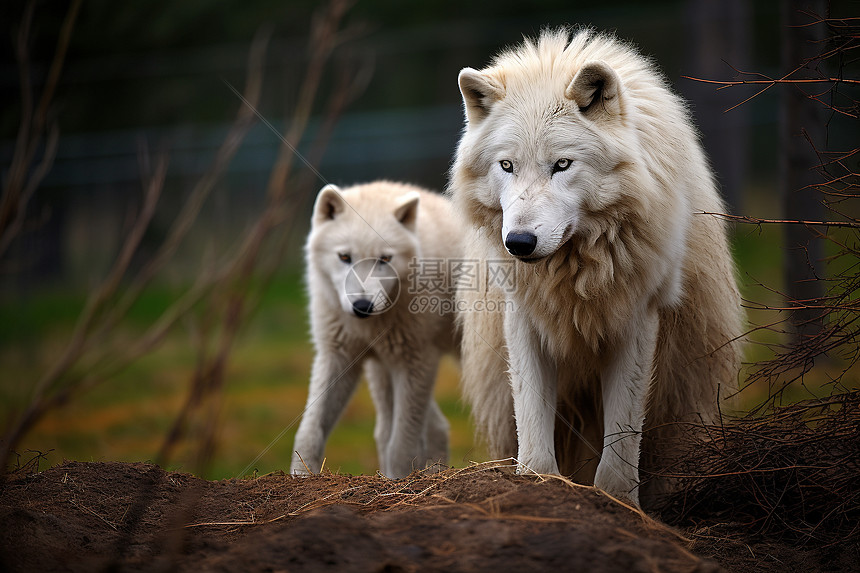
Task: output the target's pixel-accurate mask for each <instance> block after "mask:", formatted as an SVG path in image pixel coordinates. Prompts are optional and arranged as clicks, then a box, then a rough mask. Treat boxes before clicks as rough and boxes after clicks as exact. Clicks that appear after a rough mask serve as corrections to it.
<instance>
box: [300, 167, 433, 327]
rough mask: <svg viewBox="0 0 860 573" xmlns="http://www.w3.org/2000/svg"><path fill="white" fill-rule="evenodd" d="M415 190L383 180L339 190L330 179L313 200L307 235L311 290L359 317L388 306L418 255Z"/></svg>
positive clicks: (381, 311)
mask: <svg viewBox="0 0 860 573" xmlns="http://www.w3.org/2000/svg"><path fill="white" fill-rule="evenodd" d="M419 199H420V195H419V193H418V192H416V191H408V190H404V188H402V187H401V186H400V185H397V184H389V183H385V182H376V183H369V184H366V185H359V186H355V187H350V188H347V189H343V190H341V189H340V188H338V187H337V186H336V185H326V186H325V187H323V189H322V190H321V191H320V192H319V194H318V195H317V199H316V203H315V204H314V211H313V218H312V221H311V233H310V237H309V240H308V248H307V251H308V253H307V254H308V267H309V271H310V277H309V278H310V285H309V286H310V288H311V289H312V290H311V293H312V295H314V296H319V297H326V296H327V298H328V299H330V300H328V301H327V302H328V303H329V304H331V303H333V302H334V300H331V299H336V300H337V301H338V302H339V306H340V308H341V309H342V310H343V312H345V313H349V314H351V315H354V316H356V317H358V318H367V317H369V316H372V315H376V314H380V313H383V312H385V311H387V310H389V309H390V308H391V307H392V306H393V305H394V304H395V303H396V302H397V298H398V297H399V293H400V280H401V277H406V276H407V274H408V272H409V261H411V260H412V258H413V257H415V256H418V255H419V253H418V250H419V244H418V238H417V235H416V224H417V219H418V203H419Z"/></svg>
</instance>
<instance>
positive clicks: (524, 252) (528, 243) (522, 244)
mask: <svg viewBox="0 0 860 573" xmlns="http://www.w3.org/2000/svg"><path fill="white" fill-rule="evenodd" d="M536 246H537V237H536V236H534V235H533V234H531V233H516V232H514V231H511V232H510V233H508V236H507V237H505V248H506V249H508V252H509V253H510V254H512V255H513V256H515V257H527V256H529V255H530V254H532V253H533V252H534V250H535V247H536Z"/></svg>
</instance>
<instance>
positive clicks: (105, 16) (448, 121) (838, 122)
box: [0, 0, 858, 478]
mask: <svg viewBox="0 0 860 573" xmlns="http://www.w3.org/2000/svg"><path fill="white" fill-rule="evenodd" d="M806 5H808V6H811V8H808V9H807V11H801V10H799V9H800V8H802V7H803V6H806ZM851 5H852V3H851V2H847V1H845V2H832V3H825V2H818V3H815V2H809V3H805V4H803V6H802V5H801V4H800V3H793V2H772V1H752V2H746V1H742V0H726V1H724V2H710V1H708V0H678V1H662V2H661V1H655V2H647V3H643V2H633V1H630V2H621V1H607V2H602V3H593V2H590V3H576V2H569V1H566V2H561V1H549V0H543V1H536V2H530V3H528V4H524V3H514V2H470V3H464V2H451V1H448V0H445V1H440V2H429V3H402V2H391V1H365V2H361V1H359V2H355V3H345V2H341V1H337V0H336V1H334V2H332V3H331V4H327V3H320V2H310V1H304V0H290V1H288V2H274V1H270V0H243V1H241V2H239V1H237V0H219V1H217V2H165V1H161V0H156V1H149V2H140V1H130V2H121V3H116V2H107V1H105V0H87V1H85V2H67V1H66V2H64V1H48V0H46V1H41V2H35V3H23V2H9V3H5V4H4V5H3V6H2V7H0V30H2V32H3V35H2V37H0V41H2V42H3V44H4V45H5V48H4V49H0V98H2V100H0V101H2V107H0V165H2V169H3V171H2V177H3V189H4V199H3V202H2V204H1V205H0V431H3V432H4V434H5V435H6V439H7V441H6V446H10V445H11V447H12V449H13V455H12V456H11V463H12V464H13V465H15V464H16V463H26V462H27V461H28V460H31V459H33V458H34V456H35V457H42V459H46V461H43V462H42V463H43V466H44V463H55V462H58V461H60V460H61V459H63V458H68V459H78V460H96V461H98V460H155V461H158V462H159V463H163V464H164V465H166V466H168V467H170V468H171V469H180V470H185V471H194V472H196V473H199V474H201V475H204V476H205V477H209V478H225V477H233V476H238V475H244V474H248V473H250V472H254V471H256V472H259V473H266V472H270V471H274V470H278V469H287V467H288V465H289V460H290V452H291V448H292V440H293V433H294V431H295V429H296V426H297V422H298V418H299V416H300V415H301V411H302V408H303V406H304V402H305V397H306V391H307V381H308V377H309V373H310V361H311V357H312V349H311V346H310V344H309V341H308V333H307V330H308V328H307V315H306V312H305V304H306V294H305V292H304V290H303V284H302V278H301V277H302V272H303V270H302V264H303V261H302V246H303V242H304V236H305V234H306V232H307V229H308V221H309V214H310V207H311V203H312V199H313V197H314V196H315V193H316V191H317V190H318V189H319V188H321V187H322V186H323V185H324V184H325V183H326V182H332V183H338V184H344V185H347V184H350V183H354V182H361V181H367V180H371V179H375V178H388V179H396V180H405V181H408V182H411V183H416V184H419V185H423V186H426V187H429V188H431V189H437V190H441V189H443V188H444V186H445V184H446V179H447V169H448V167H449V164H450V161H451V158H452V154H453V151H454V148H455V145H456V142H457V139H458V135H459V133H460V130H461V129H462V125H463V117H462V109H461V100H460V94H459V91H458V88H457V81H456V78H457V73H458V72H459V70H460V69H461V68H463V67H465V66H472V67H482V66H484V65H486V64H487V63H488V62H489V60H490V58H491V57H492V55H493V54H494V53H496V52H497V51H498V50H499V49H500V48H502V47H503V46H507V45H511V44H515V43H517V42H520V41H521V39H522V36H523V35H529V36H534V35H536V34H537V33H538V32H539V31H540V29H541V28H542V27H544V26H557V25H563V24H585V25H591V26H594V27H595V28H597V29H600V30H609V31H614V32H615V33H616V34H617V35H618V36H619V37H620V38H623V39H627V40H630V41H632V42H633V43H635V44H636V45H637V46H638V47H639V48H640V50H641V51H642V52H643V53H644V54H646V55H648V56H650V57H653V59H654V60H655V61H656V62H657V63H658V65H659V66H660V68H661V69H662V70H663V71H664V72H665V74H666V75H667V77H668V78H669V80H670V82H671V83H672V84H673V86H674V88H675V90H676V91H677V92H679V93H681V94H682V95H683V96H684V97H685V98H686V99H688V101H689V102H690V107H691V109H692V112H693V115H694V117H695V120H696V122H697V124H698V126H699V128H700V129H701V132H702V137H703V141H704V143H705V146H706V148H707V151H708V154H709V156H710V157H711V160H712V163H713V166H714V169H715V171H716V172H717V176H718V178H719V181H720V184H721V187H722V189H723V193H724V195H725V197H726V199H727V201H728V203H729V206H728V209H729V214H733V215H735V216H742V217H752V218H762V219H782V218H799V219H804V220H811V221H824V220H829V219H832V218H834V217H835V216H836V215H835V214H834V213H835V212H834V211H833V210H829V211H828V210H826V209H824V208H823V207H822V204H821V200H820V197H819V196H817V195H815V194H814V193H815V192H816V190H815V189H814V188H811V187H809V186H810V185H815V184H817V183H818V181H812V182H810V181H809V177H813V179H814V178H815V177H820V174H818V172H817V171H816V170H815V169H814V168H815V167H816V166H818V165H819V164H821V163H822V162H823V161H824V160H823V159H822V157H823V156H824V155H823V154H826V152H834V153H836V152H848V151H850V150H853V149H855V148H856V147H857V145H858V144H857V133H858V132H857V121H856V119H857V108H856V99H857V98H856V97H855V98H854V100H853V101H854V102H855V104H854V108H853V115H852V112H851V108H850V106H849V107H847V108H845V109H847V110H848V111H847V112H841V111H839V109H841V108H839V105H837V103H838V102H837V103H834V100H833V99H832V97H831V96H832V94H831V92H829V91H828V90H830V89H831V87H832V85H830V84H827V85H822V86H818V87H816V88H814V89H806V91H805V92H801V91H800V88H799V87H797V86H794V85H777V86H773V87H772V89H763V88H766V87H767V85H757V84H754V85H741V86H733V87H731V88H730V89H722V90H718V89H717V88H718V87H719V85H715V84H709V83H705V82H700V81H695V80H693V79H690V78H698V79H708V80H721V81H732V80H738V79H758V80H760V79H763V78H765V77H771V78H781V77H783V76H785V75H786V74H787V73H789V72H791V71H792V70H795V68H797V67H799V65H800V64H802V63H803V61H804V59H805V58H809V57H812V56H814V55H816V54H820V53H822V52H823V51H825V50H826V49H828V48H827V47H828V46H831V45H833V41H831V43H825V42H823V38H824V37H825V35H827V34H828V32H827V31H826V30H824V29H823V28H824V25H823V24H819V25H817V26H808V25H807V24H810V23H813V22H815V20H816V18H815V15H816V14H817V15H818V16H822V17H823V16H825V15H826V14H827V13H828V12H829V14H830V17H831V18H849V17H852V16H853V14H851V13H850V8H852V6H851ZM853 8H856V5H854V6H853ZM810 10H811V11H810ZM855 11H856V10H855ZM792 18H795V19H797V20H792ZM855 26H856V24H855ZM855 30H856V27H855ZM831 31H832V28H831ZM790 32H794V33H795V36H796V33H797V32H800V33H808V34H811V36H809V37H808V38H806V40H803V41H799V40H797V38H795V41H794V42H793V43H792V41H791V40H790V39H789V40H787V37H788V36H789V35H790ZM816 34H818V36H816ZM855 43H856V37H855ZM792 46H794V47H797V46H800V50H801V51H800V52H797V53H793V52H791V48H792ZM855 47H856V45H855ZM803 50H806V51H809V50H811V52H810V53H809V54H806V55H804V52H803ZM58 54H59V56H60V57H58ZM786 58H788V59H786ZM792 58H793V59H792ZM852 58H856V54H853V53H850V52H846V55H845V57H844V58H839V59H838V60H837V61H833V60H832V59H831V60H829V61H827V62H826V65H827V66H830V68H829V69H828V71H827V73H828V74H830V75H838V74H842V73H843V72H845V73H846V75H848V74H847V72H850V71H851V70H852V69H853V70H854V71H855V73H854V74H853V77H854V78H857V77H858V75H857V74H856V62H855V61H854V59H852ZM846 66H847V67H846ZM852 66H853V68H852ZM741 72H750V73H749V74H742V73H741ZM753 72H754V73H753ZM812 72H816V73H820V72H821V69H813V70H811V71H810V73H812ZM787 92H788V93H789V94H794V95H793V96H792V95H788V96H786V95H785V94H786V93H787ZM811 93H812V94H814V95H816V97H819V99H822V100H823V101H819V102H816V101H812V100H811V99H810V98H809V97H808V96H809V95H810V94H811ZM752 96H755V97H752ZM750 97H752V99H749V101H745V100H747V98H750ZM792 97H793V98H794V103H792V102H791V99H792ZM243 98H244V102H243ZM849 99H850V98H849ZM741 102H744V103H742V105H738V104H740V103H741ZM249 104H250V105H249ZM251 105H252V106H253V109H256V110H257V111H258V112H259V115H256V114H255V113H254V112H253V111H252V108H251ZM792 105H795V106H797V107H795V108H792V107H791V106H792ZM727 110H728V111H727ZM22 119H23V120H24V121H23V122H22ZM802 130H805V133H806V135H807V137H804V136H803V135H801V134H802V133H804V132H802ZM807 139H808V140H807ZM285 141H287V142H289V144H290V145H285ZM798 143H799V144H798ZM290 146H295V147H296V148H298V149H299V151H300V152H301V154H302V156H303V157H305V158H307V163H305V162H304V161H302V160H301V159H299V158H298V157H297V156H295V155H294V154H293V152H292V151H291V150H290ZM816 150H817V151H818V155H817V154H816ZM840 157H841V156H840ZM845 157H846V159H845V163H846V164H847V165H848V166H849V167H848V169H849V172H851V171H853V174H856V173H857V171H858V169H857V155H856V153H854V154H848V155H846V156H845ZM853 174H852V176H853V177H855V179H854V182H853V183H851V181H850V180H848V179H846V181H849V183H848V184H849V185H854V186H855V187H853V188H852V189H853V190H854V192H856V175H853ZM10 190H12V191H14V193H13V195H14V196H12V195H10ZM16 190H17V191H16ZM10 197H11V198H10ZM842 205H843V207H844V212H842V213H841V215H840V220H847V221H852V220H853V221H855V222H856V212H855V211H856V210H852V206H851V205H850V204H842ZM798 214H799V215H798ZM786 228H791V229H794V228H797V229H798V231H797V232H795V231H793V230H791V231H787V230H786ZM733 233H734V245H735V254H736V258H737V261H738V267H739V272H738V277H739V281H740V282H741V285H742V290H743V294H744V298H745V300H746V301H747V305H748V306H749V307H750V308H749V318H750V324H751V328H752V332H751V334H750V339H751V341H752V343H751V344H749V345H748V352H747V354H748V360H749V362H750V363H751V364H753V363H760V362H762V361H766V360H768V359H769V358H772V357H774V356H780V349H781V348H784V347H785V345H786V344H790V343H791V340H793V339H796V338H797V337H802V336H814V335H815V334H816V333H817V332H820V331H821V330H822V329H826V324H825V323H824V322H823V321H824V319H821V318H820V314H819V315H812V316H806V317H803V316H801V318H799V319H798V318H797V316H795V319H794V321H793V324H785V322H784V321H785V320H786V318H787V317H788V316H789V313H787V312H783V311H780V310H778V309H783V308H787V307H790V306H791V305H787V304H786V302H785V297H784V296H783V294H782V293H785V292H786V291H792V290H793V288H794V285H801V286H803V285H810V284H812V285H813V286H814V284H817V283H821V282H822V281H817V280H814V279H816V278H818V279H827V278H828V277H838V276H842V275H843V273H845V272H846V271H850V270H851V269H855V268H856V265H857V262H858V261H857V259H856V251H855V250H854V249H856V241H855V238H856V228H855V227H852V226H851V225H847V226H845V227H838V226H833V227H822V226H812V227H810V226H803V225H795V226H791V225H789V226H787V227H786V226H780V225H772V224H749V222H748V221H747V222H744V221H739V222H738V223H737V224H735V225H733ZM822 233H825V234H826V235H827V238H829V239H830V240H821V239H822V237H821V236H820V235H821V234H822ZM846 249H847V255H846V253H845V251H846ZM836 255H841V256H838V257H837V256H836ZM830 259H832V261H831V264H830V265H827V264H825V263H826V261H827V260H830ZM792 261H793V262H792ZM791 273H794V274H791ZM824 282H825V286H826V284H827V282H826V280H825V281H824ZM840 284H841V283H840ZM818 288H822V287H821V285H820V284H819V287H818ZM840 288H843V291H845V288H844V285H843V286H842V287H840ZM827 292H829V291H827ZM823 294H824V292H818V293H816V292H815V291H814V289H813V291H811V292H807V293H806V294H802V293H801V294H800V295H796V296H795V298H796V299H803V300H812V299H813V298H815V297H820V296H822V295H823ZM843 294H844V292H843ZM844 300H846V301H847V303H848V304H849V306H850V307H851V308H850V309H849V310H851V311H852V312H853V311H854V310H856V308H855V307H854V306H851V305H854V304H855V303H854V301H855V300H856V297H854V296H853V295H852V293H851V292H850V291H849V292H848V294H847V298H846V299H844ZM807 306H813V305H807ZM806 310H807V311H809V308H807V309H806ZM851 316H852V318H851V320H852V321H853V317H854V315H851ZM765 326H766V327H765ZM842 342H843V346H842V347H843V348H844V345H845V344H848V345H853V346H851V348H852V349H854V350H855V351H856V343H855V342H854V338H853V337H849V338H847V339H845V340H843V341H842ZM786 364H788V363H786ZM789 365H790V366H791V368H786V369H785V370H784V371H780V372H769V373H768V374H767V375H761V374H759V375H758V376H753V377H752V378H748V375H749V374H748V373H745V374H743V375H742V377H741V382H742V385H744V386H746V381H747V380H748V379H749V380H754V381H755V383H754V384H751V385H749V387H747V388H745V389H744V390H743V391H742V392H741V393H740V395H739V403H740V405H741V407H742V409H745V410H748V409H751V408H754V407H756V406H759V405H761V404H763V403H765V402H767V401H768V399H769V398H771V397H773V398H774V399H775V400H776V401H782V402H783V403H784V402H785V401H792V400H796V399H801V398H806V397H811V396H821V395H826V394H828V393H830V392H832V391H834V389H836V390H842V389H845V388H856V387H857V386H858V384H857V376H856V373H854V371H853V370H852V368H851V367H852V366H853V365H854V354H851V353H849V354H848V355H844V354H840V353H839V352H831V353H830V355H829V356H828V357H827V358H824V359H822V358H821V357H820V355H819V353H816V354H815V355H812V356H810V357H809V359H808V360H806V359H805V360H804V361H803V362H802V363H794V364H789ZM749 369H752V370H755V367H754V366H750V367H749ZM758 372H760V371H758ZM775 378H780V382H776V381H775ZM457 384H458V382H457V366H456V364H455V363H454V362H453V361H447V362H445V363H444V364H443V368H442V371H441V372H440V378H439V387H438V390H437V398H438V399H439V401H440V404H441V406H442V408H443V410H444V411H445V413H446V414H447V415H448V417H449V419H450V420H451V423H452V456H451V464H452V465H455V466H461V465H466V464H467V463H468V462H469V461H470V460H482V459H485V453H484V452H483V451H482V450H481V449H480V447H478V446H476V445H475V444H474V441H473V437H472V431H471V427H470V425H469V422H468V412H467V411H466V410H465V407H464V406H463V405H462V404H461V402H460V401H459V389H458V386H457ZM779 384H782V385H781V386H780V385H779ZM775 385H776V386H778V390H779V392H775V391H774V387H775ZM372 428H373V408H372V405H371V403H370V400H369V397H368V394H367V392H366V390H365V389H362V390H361V391H360V392H359V394H358V395H357V397H356V399H355V400H354V401H353V404H351V405H350V407H349V409H348V410H347V411H346V412H345V414H344V416H343V419H342V420H341V423H340V424H339V425H338V427H337V428H336V430H335V432H334V435H333V436H332V438H331V439H330V441H329V446H328V448H327V456H328V462H327V466H328V467H330V468H331V469H333V470H341V471H344V472H350V473H358V472H373V471H375V468H376V460H375V446H374V444H373V440H372ZM10 440H11V441H10ZM42 454H44V455H42Z"/></svg>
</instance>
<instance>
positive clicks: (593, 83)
mask: <svg viewBox="0 0 860 573" xmlns="http://www.w3.org/2000/svg"><path fill="white" fill-rule="evenodd" d="M620 89H621V80H620V79H619V77H618V74H617V73H615V70H613V69H612V68H611V67H609V64H607V63H606V62H601V61H593V62H586V63H585V65H584V66H582V68H580V70H579V71H578V72H577V73H576V76H574V78H573V80H572V81H571V82H570V84H569V85H568V86H567V89H566V90H564V95H565V97H567V98H568V99H571V100H573V101H574V102H575V103H576V105H578V106H579V111H581V112H582V113H583V114H584V115H585V116H586V117H588V118H589V119H592V120H596V119H598V118H600V117H603V116H604V115H614V116H617V115H620V114H621V102H620V97H619V91H620Z"/></svg>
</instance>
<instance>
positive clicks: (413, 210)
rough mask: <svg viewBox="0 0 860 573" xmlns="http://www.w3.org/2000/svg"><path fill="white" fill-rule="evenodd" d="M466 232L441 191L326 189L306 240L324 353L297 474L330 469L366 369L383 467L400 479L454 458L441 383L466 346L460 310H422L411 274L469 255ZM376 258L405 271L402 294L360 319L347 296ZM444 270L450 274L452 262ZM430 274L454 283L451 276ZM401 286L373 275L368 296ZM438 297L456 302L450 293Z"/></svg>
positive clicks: (300, 434) (300, 436) (319, 354)
mask: <svg viewBox="0 0 860 573" xmlns="http://www.w3.org/2000/svg"><path fill="white" fill-rule="evenodd" d="M459 236H460V233H459V229H458V227H457V217H455V216H454V214H453V211H452V208H451V203H450V201H449V200H448V199H447V198H445V197H443V196H441V195H439V194H435V193H432V192H429V191H424V190H422V189H419V188H417V187H413V186H410V185H404V184H400V183H391V182H386V181H378V182H374V183H368V184H365V185H358V186H354V187H349V188H346V189H339V188H337V187H336V186H334V185H328V186H326V187H324V188H323V189H322V190H321V191H320V193H319V195H318V196H317V200H316V204H315V205H314V214H313V220H312V227H311V231H310V234H309V236H308V241H307V245H306V258H307V261H306V262H307V285H308V291H309V294H310V318H311V333H312V336H313V343H314V347H315V350H316V355H315V357H314V362H313V367H312V372H311V381H310V389H309V392H308V401H307V405H306V406H305V411H304V414H303V417H302V421H301V423H300V425H299V428H298V431H297V433H296V438H295V446H294V448H293V450H294V454H293V460H292V465H291V471H292V472H293V473H298V474H303V473H307V471H308V470H310V471H312V472H319V471H320V469H321V466H322V463H323V450H324V447H325V443H326V440H327V439H328V436H329V433H330V432H331V430H332V428H333V427H334V425H335V423H336V422H337V420H338V418H339V417H340V414H341V412H342V411H343V409H344V407H345V406H346V403H347V402H348V400H349V398H350V397H351V396H352V394H353V391H354V390H355V387H356V384H357V383H358V381H359V378H360V375H361V370H362V366H363V367H364V373H365V377H366V378H367V381H368V383H369V385H370V392H371V397H372V398H373V403H374V405H375V407H376V427H375V430H374V438H375V440H376V445H377V451H378V455H379V465H380V469H381V471H382V473H383V474H384V475H386V476H387V477H390V478H400V477H403V476H405V475H407V474H409V473H410V472H411V471H412V470H413V469H414V468H424V467H425V466H426V465H428V464H434V463H436V462H441V463H443V464H444V463H447V459H448V422H447V420H446V419H445V417H444V415H443V414H442V411H441V410H440V409H439V406H438V405H437V404H436V401H435V400H434V398H433V389H434V385H435V381H436V372H437V367H438V364H439V360H440V358H441V356H442V354H443V353H446V352H454V353H456V352H457V350H458V344H459V340H458V337H457V335H456V326H455V325H454V320H453V314H451V313H447V314H442V313H433V312H429V311H428V312H423V313H421V312H414V310H415V308H414V307H413V308H410V303H411V302H412V297H413V296H414V295H413V294H412V293H411V292H410V290H411V289H410V288H408V286H409V285H408V284H407V280H408V279H410V274H411V273H413V272H420V270H421V268H422V266H421V265H416V264H415V262H416V261H420V260H421V259H422V258H423V259H425V260H426V259H445V260H446V261H447V260H448V259H456V258H459V257H460V256H461V254H462V251H461V243H460V239H459ZM367 259H370V260H371V261H379V262H378V264H386V265H389V266H390V268H393V269H394V270H396V272H397V275H398V276H399V279H400V283H399V287H400V293H399V297H398V298H397V299H396V301H395V302H394V304H393V305H391V306H390V307H389V308H388V309H387V310H385V311H384V312H381V313H370V316H364V317H359V316H357V314H356V311H355V308H354V306H353V303H354V302H355V294H356V293H347V292H346V289H345V282H346V280H347V273H349V272H351V271H354V269H355V265H356V264H359V261H362V260H367ZM371 264H373V263H372V262H371ZM434 268H435V269H436V271H439V272H445V270H446V269H447V268H448V265H439V266H438V267H434ZM436 271H434V272H436ZM360 272H364V271H362V270H360ZM389 276H390V275H389ZM410 280H411V281H412V282H416V281H420V280H421V278H420V277H414V276H413V277H411V279H410ZM427 280H428V281H441V282H442V283H444V284H450V283H449V282H448V281H447V276H442V277H439V276H433V277H427ZM396 286H398V285H397V284H396V282H393V281H390V280H382V281H378V280H368V281H366V282H365V284H364V287H365V289H367V292H366V293H364V294H366V300H370V301H374V300H376V301H379V300H384V299H386V298H389V297H390V298H393V297H394V294H395V293H394V291H393V290H392V289H393V288H394V287H396ZM350 295H351V296H350ZM434 296H440V297H445V296H447V297H449V298H451V299H453V294H451V293H450V292H448V293H445V292H437V293H436V294H434ZM449 304H450V301H449ZM428 309H429V307H428Z"/></svg>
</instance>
